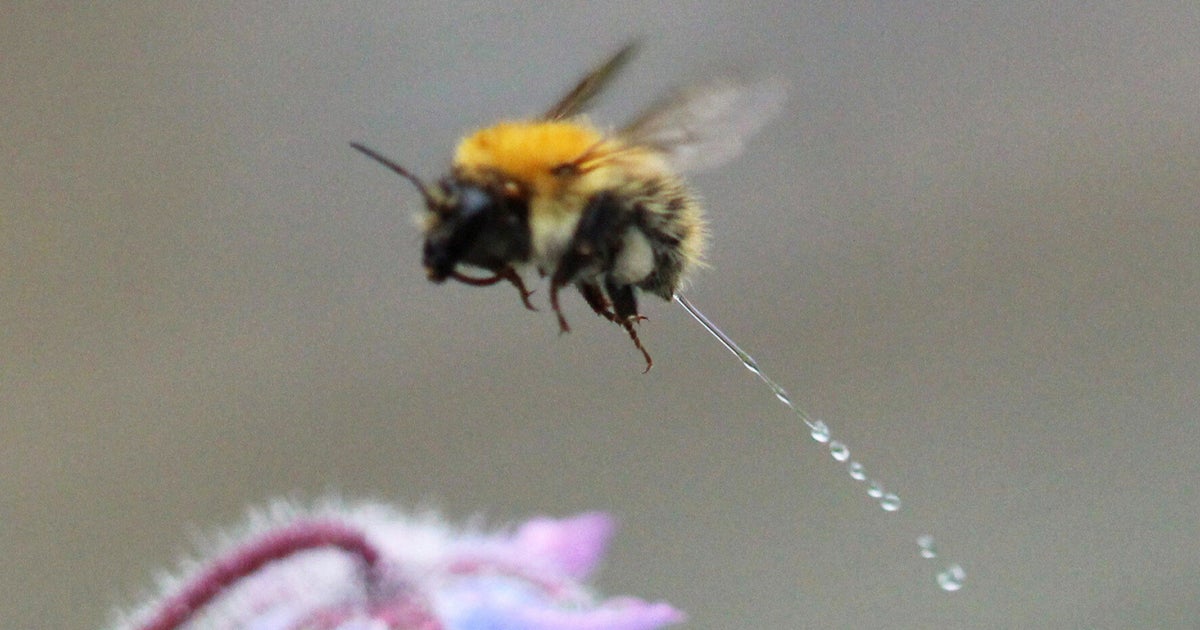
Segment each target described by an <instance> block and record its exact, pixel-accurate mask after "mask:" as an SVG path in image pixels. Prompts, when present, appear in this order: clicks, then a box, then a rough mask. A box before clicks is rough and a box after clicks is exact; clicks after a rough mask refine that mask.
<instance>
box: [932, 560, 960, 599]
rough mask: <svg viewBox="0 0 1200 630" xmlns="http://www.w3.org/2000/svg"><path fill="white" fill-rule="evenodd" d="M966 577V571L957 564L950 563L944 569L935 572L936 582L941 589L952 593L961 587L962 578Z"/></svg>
mask: <svg viewBox="0 0 1200 630" xmlns="http://www.w3.org/2000/svg"><path fill="white" fill-rule="evenodd" d="M966 578H967V572H966V571H963V568H962V567H960V566H958V565H957V564H952V565H950V566H949V567H947V568H946V570H945V571H942V572H941V573H939V574H937V583H938V586H940V587H942V590H943V591H946V592H948V593H953V592H954V591H957V590H958V589H960V588H962V587H963V580H965V579H966Z"/></svg>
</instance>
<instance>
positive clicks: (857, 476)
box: [850, 462, 867, 481]
mask: <svg viewBox="0 0 1200 630" xmlns="http://www.w3.org/2000/svg"><path fill="white" fill-rule="evenodd" d="M850 478H851V479H853V480H855V481H862V480H864V479H866V478H867V471H866V470H864V469H863V465H862V464H860V463H858V462H850Z"/></svg>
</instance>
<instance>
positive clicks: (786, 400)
mask: <svg viewBox="0 0 1200 630" xmlns="http://www.w3.org/2000/svg"><path fill="white" fill-rule="evenodd" d="M771 391H772V392H775V397H776V398H778V399H779V402H781V403H783V404H785V405H787V406H789V407H791V406H792V398H791V397H790V396H788V393H787V392H786V391H784V389H783V388H782V387H780V386H778V385H776V384H775V383H771Z"/></svg>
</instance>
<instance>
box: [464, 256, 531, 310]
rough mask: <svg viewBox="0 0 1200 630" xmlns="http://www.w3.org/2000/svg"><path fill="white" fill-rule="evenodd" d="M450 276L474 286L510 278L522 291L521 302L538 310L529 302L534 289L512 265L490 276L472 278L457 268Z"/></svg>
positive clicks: (483, 285)
mask: <svg viewBox="0 0 1200 630" xmlns="http://www.w3.org/2000/svg"><path fill="white" fill-rule="evenodd" d="M450 277H451V278H454V279H455V280H458V281H459V282H461V283H463V284H469V285H471V286H473V287H486V286H491V285H493V284H496V283H497V282H500V281H501V280H508V281H509V282H511V283H512V284H513V286H515V287H517V291H520V292H521V302H523V303H524V304H525V308H527V309H529V310H531V311H536V310H537V308H536V307H534V305H533V304H531V303H530V302H529V296H531V295H533V291H530V290H529V289H526V288H525V281H524V280H521V276H520V275H518V274H517V272H516V271H515V270H514V269H513V268H512V267H505V268H504V269H501V270H500V271H497V272H496V275H494V276H491V277H488V278H472V277H471V276H468V275H466V274H463V273H462V272H460V271H457V270H455V271H453V272H451V273H450Z"/></svg>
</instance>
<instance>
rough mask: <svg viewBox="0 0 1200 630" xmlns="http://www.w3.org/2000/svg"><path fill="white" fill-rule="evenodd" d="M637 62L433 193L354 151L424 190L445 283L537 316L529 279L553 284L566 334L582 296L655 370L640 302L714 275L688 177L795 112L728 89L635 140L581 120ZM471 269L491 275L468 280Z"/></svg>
mask: <svg viewBox="0 0 1200 630" xmlns="http://www.w3.org/2000/svg"><path fill="white" fill-rule="evenodd" d="M632 53H633V46H626V47H624V48H622V49H621V50H620V51H618V52H617V53H616V54H615V55H613V56H612V57H611V58H609V59H608V60H607V61H606V62H605V63H603V64H602V65H600V66H599V67H598V68H596V69H595V70H593V71H592V72H591V73H589V74H588V75H587V76H585V77H584V78H583V79H582V80H581V81H580V82H579V83H578V84H577V85H576V86H575V87H574V88H573V89H572V90H571V91H570V92H568V93H567V95H566V96H564V97H563V98H562V99H561V100H560V101H559V102H558V103H556V104H555V105H554V106H553V107H551V108H550V109H549V110H548V111H547V112H546V113H544V114H542V115H541V116H539V117H537V118H533V119H526V120H508V121H503V122H500V123H498V124H496V125H494V126H491V127H487V128H485V129H481V130H478V131H476V132H474V133H472V134H470V135H468V136H466V137H465V138H464V139H463V140H462V141H461V142H460V143H459V145H458V149H457V151H456V153H455V155H454V160H453V164H452V167H451V169H450V172H449V174H447V175H446V176H444V177H443V178H442V179H441V180H439V181H438V182H437V184H436V185H432V186H430V185H426V184H425V183H424V182H423V181H422V180H421V179H420V178H418V177H417V176H415V175H413V174H412V173H410V172H409V171H407V170H406V169H404V168H403V167H401V166H400V165H399V164H397V163H395V162H393V161H392V160H389V159H388V158H385V157H383V156H382V155H380V154H379V153H376V152H375V151H373V150H371V149H368V148H367V147H365V146H363V145H361V144H357V143H352V144H351V146H353V147H354V148H355V149H357V150H359V151H361V152H363V153H365V154H366V155H367V156H369V157H371V158H372V159H374V160H376V161H378V162H380V163H382V164H383V165H384V166H386V167H388V168H390V169H391V170H392V171H395V172H396V173H397V174H399V175H400V176H402V177H404V178H405V179H407V180H408V181H410V182H412V183H413V185H415V186H416V187H417V190H419V191H420V193H421V196H422V197H423V198H424V201H425V207H426V212H425V215H424V217H423V227H424V233H425V243H424V252H423V259H424V260H423V262H424V266H425V271H426V274H427V275H428V276H429V279H430V280H432V281H433V282H438V283H440V282H444V281H445V280H447V279H452V280H457V281H459V282H462V283H465V284H468V285H473V286H487V285H492V284H496V283H497V282H501V281H507V282H509V283H511V284H513V285H514V286H515V287H516V288H517V290H518V291H519V292H520V295H521V301H522V302H523V303H524V305H525V307H526V308H528V309H530V310H537V309H535V308H534V307H533V305H532V304H531V303H530V302H529V296H530V294H531V291H530V290H529V289H527V288H526V286H525V282H524V280H523V279H522V276H521V274H520V272H521V271H524V270H527V269H529V268H533V269H535V270H536V271H537V272H538V274H540V275H541V276H542V277H547V276H549V278H550V306H551V308H552V309H553V310H554V313H555V314H556V315H557V316H558V325H559V329H560V331H561V332H567V331H569V330H570V327H569V326H568V325H567V320H566V317H565V316H563V312H562V309H561V308H560V306H559V291H560V290H561V289H562V288H563V287H566V286H574V287H575V288H577V289H578V290H579V292H580V294H581V295H582V296H583V299H584V301H585V302H587V304H588V306H590V307H591V309H592V310H593V311H595V312H596V314H598V315H600V316H602V317H604V318H605V319H608V320H609V321H611V322H613V323H616V324H618V325H620V326H621V327H622V328H624V329H625V331H626V332H627V333H628V334H629V337H630V339H632V340H633V343H634V345H636V346H637V349H638V350H640V351H641V353H642V356H643V357H645V360H646V371H649V370H650V367H651V365H653V361H652V360H651V358H650V353H649V352H647V351H646V348H645V347H644V346H643V345H642V342H641V340H640V339H639V338H638V333H637V329H636V328H635V326H636V325H637V324H638V323H639V322H640V321H641V320H644V319H645V317H643V316H642V315H641V313H640V312H639V311H638V304H637V292H638V291H639V290H640V291H646V292H649V293H652V294H654V295H657V296H658V297H660V298H662V299H664V300H670V299H671V298H672V296H673V295H674V294H675V291H676V290H677V289H678V288H679V286H680V283H681V282H682V281H683V279H684V278H685V277H686V276H687V274H688V272H690V271H691V270H692V269H694V268H695V267H697V266H698V265H700V264H702V262H701V261H702V256H703V254H704V248H705V243H706V240H707V234H706V230H705V222H704V217H703V213H702V211H701V208H700V204H699V203H698V202H697V200H696V198H695V197H694V196H693V195H692V194H691V193H690V192H689V190H688V188H687V187H686V186H685V184H684V182H683V180H682V179H681V177H680V173H683V172H686V171H692V170H696V169H699V168H706V167H712V166H717V165H719V164H721V163H724V162H725V161H727V160H728V159H730V158H732V157H733V156H735V155H736V154H737V153H738V152H740V150H741V148H742V143H743V141H744V140H745V139H746V138H747V137H748V136H750V135H751V134H752V133H754V132H755V131H757V130H758V129H759V128H760V127H762V125H763V124H764V123H765V122H766V120H767V118H768V117H769V116H770V115H771V114H772V113H774V111H775V110H777V109H778V107H779V105H780V103H781V102H782V100H783V87H782V84H781V83H779V82H778V81H774V80H765V81H757V82H746V81H738V80H720V81H713V82H710V83H707V84H702V85H699V86H696V87H694V88H692V89H688V90H683V91H680V92H678V93H676V94H674V95H672V96H669V97H668V98H666V99H663V100H662V101H660V102H658V103H657V104H655V105H653V106H651V107H650V108H649V109H648V110H646V111H645V112H644V113H643V114H642V115H640V116H638V117H637V118H635V119H634V120H633V122H631V123H629V124H628V125H626V126H625V127H623V128H621V129H619V130H617V131H615V132H611V133H609V132H605V131H602V130H601V129H599V128H597V127H596V126H594V125H593V124H592V123H591V122H589V121H588V120H587V119H586V118H585V117H583V116H582V115H581V112H582V111H583V110H584V109H585V108H586V106H587V105H588V104H589V103H590V102H591V101H592V99H593V98H594V97H595V96H596V95H597V94H598V93H599V92H600V90H601V89H602V88H603V87H604V86H605V85H606V84H607V83H608V82H609V80H610V79H611V78H612V77H613V75H614V74H616V72H617V70H619V69H620V68H621V67H622V66H624V65H625V63H626V62H627V61H628V60H629V58H630V56H631V55H632ZM461 266H467V267H475V268H478V269H481V270H483V271H485V272H490V275H484V276H478V275H468V274H466V273H464V272H463V271H461V269H460V267H461Z"/></svg>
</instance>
